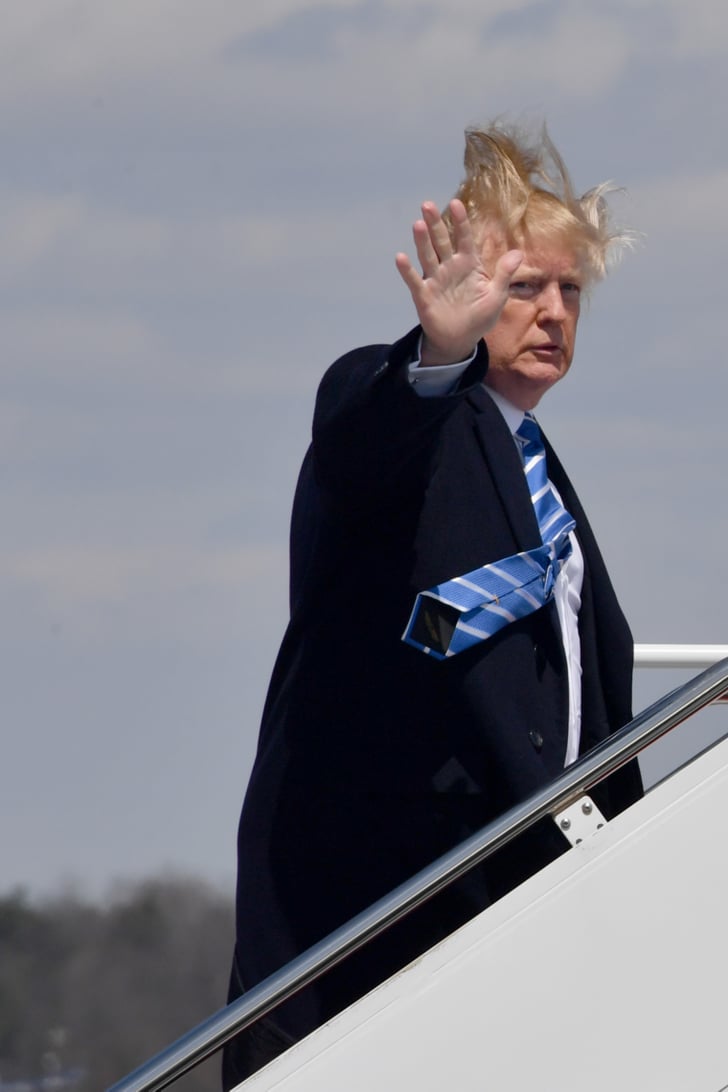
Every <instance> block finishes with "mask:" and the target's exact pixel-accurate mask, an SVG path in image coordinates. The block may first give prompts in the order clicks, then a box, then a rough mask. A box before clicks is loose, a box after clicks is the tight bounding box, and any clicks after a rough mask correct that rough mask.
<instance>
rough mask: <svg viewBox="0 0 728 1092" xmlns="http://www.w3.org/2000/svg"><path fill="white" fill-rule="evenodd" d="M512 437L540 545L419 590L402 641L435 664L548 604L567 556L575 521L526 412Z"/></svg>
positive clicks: (533, 420) (534, 425)
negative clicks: (518, 450)
mask: <svg viewBox="0 0 728 1092" xmlns="http://www.w3.org/2000/svg"><path fill="white" fill-rule="evenodd" d="M516 438H517V439H518V440H519V441H520V443H521V447H522V451H523V463H524V472H525V474H526V481H527V483H528V489H529V492H530V494H531V502H532V504H533V507H534V511H535V514H536V519H537V520H538V526H539V530H540V532H541V540H542V543H543V545H541V546H538V547H536V548H535V549H533V550H526V551H524V552H523V553H520V554H512V555H511V556H510V557H506V558H503V560H502V561H496V562H493V563H492V564H490V565H483V566H482V568H480V569H474V570H473V572H470V573H465V575H464V576H456V577H454V578H453V579H452V580H446V581H445V582H444V583H442V584H436V585H435V586H434V587H433V588H429V589H428V590H427V591H424V592H420V594H419V595H418V596H417V597H416V599H415V605H414V608H413V610H412V614H411V615H410V619H409V622H408V623H407V628H406V630H405V631H404V634H403V635H402V640H403V641H405V642H406V643H407V644H409V645H413V646H414V647H415V648H419V649H420V650H421V651H422V652H425V653H426V654H427V655H428V656H434V657H435V659H437V660H446V659H449V658H450V657H451V656H455V655H457V653H458V652H463V651H464V649H466V648H470V647H471V646H472V645H475V644H478V643H479V642H480V641H485V640H486V639H487V638H488V637H492V635H493V634H494V633H497V632H498V630H500V629H503V627H504V626H507V625H508V624H509V623H510V622H515V621H516V619H517V618H524V617H525V616H526V615H528V614H531V612H532V611H535V610H538V609H539V607H542V606H543V605H544V604H545V603H548V601H549V600H550V599H551V597H552V596H553V591H554V584H555V582H556V577H557V576H558V574H559V572H560V570H561V566H562V565H563V563H564V562H565V561H566V559H567V557H568V556H569V554H570V553H571V542H570V541H569V533H570V532H571V531H572V530H573V529H574V527H575V526H576V523H575V521H574V520H573V519H572V517H571V516H570V515H569V513H568V512H567V511H566V509H565V508H564V506H563V505H562V504H561V502H560V501H559V500H558V499H557V497H556V495H555V493H554V491H553V489H552V487H551V483H550V482H549V479H548V474H547V470H546V452H545V450H544V446H543V441H542V439H541V432H540V430H539V427H538V425H537V424H536V421H535V419H534V418H533V417H532V415H531V414H530V413H527V414H526V416H525V417H524V419H523V421H522V423H521V425H520V427H519V429H518V431H517V432H516Z"/></svg>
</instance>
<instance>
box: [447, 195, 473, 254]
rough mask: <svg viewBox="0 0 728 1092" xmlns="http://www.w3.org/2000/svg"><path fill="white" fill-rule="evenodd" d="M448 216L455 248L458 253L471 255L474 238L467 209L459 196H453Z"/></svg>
mask: <svg viewBox="0 0 728 1092" xmlns="http://www.w3.org/2000/svg"><path fill="white" fill-rule="evenodd" d="M450 217H451V219H452V225H453V235H454V240H455V249H456V250H457V252H458V254H467V255H472V254H474V253H475V239H474V238H473V228H472V225H471V223H470V217H469V216H468V213H467V209H466V208H465V205H464V204H463V203H462V201H460V200H459V198H457V197H454V198H453V199H452V201H451V202H450Z"/></svg>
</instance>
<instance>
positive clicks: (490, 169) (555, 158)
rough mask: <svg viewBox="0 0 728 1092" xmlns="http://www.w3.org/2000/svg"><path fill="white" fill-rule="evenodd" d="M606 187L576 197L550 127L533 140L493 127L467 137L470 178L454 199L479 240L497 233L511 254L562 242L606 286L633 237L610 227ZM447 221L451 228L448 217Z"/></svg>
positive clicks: (587, 273)
mask: <svg viewBox="0 0 728 1092" xmlns="http://www.w3.org/2000/svg"><path fill="white" fill-rule="evenodd" d="M614 189H615V187H614V186H613V184H612V183H611V182H603V183H601V184H600V185H598V186H595V187H594V188H593V189H590V190H588V191H587V192H586V193H584V194H583V195H582V196H581V197H578V196H577V195H576V194H575V192H574V189H573V186H572V184H571V179H570V177H569V173H568V171H567V169H566V166H565V164H564V161H563V159H562V158H561V156H560V155H559V152H558V151H557V149H556V147H555V145H554V143H553V141H552V140H551V138H550V137H549V135H548V133H547V131H546V126H545V125H544V126H542V128H541V130H540V132H538V133H536V134H535V135H532V134H530V133H528V132H526V131H524V130H521V129H519V128H517V127H515V126H506V125H503V124H502V123H500V122H495V123H493V124H491V125H490V126H488V127H487V128H485V129H479V128H469V129H466V131H465V178H464V179H463V181H462V182H461V184H460V187H459V189H458V191H457V194H456V196H457V197H459V198H460V200H461V201H462V202H463V204H464V205H465V208H466V209H467V212H468V216H469V218H470V220H471V222H472V223H473V226H474V228H475V231H476V236H479V237H480V238H482V237H483V236H484V235H486V234H488V233H489V232H492V231H494V230H495V232H496V233H498V234H502V235H503V236H504V237H505V243H506V244H507V246H509V247H518V248H525V249H530V248H532V247H533V246H537V245H539V244H544V243H553V242H555V241H556V242H558V243H559V244H561V245H566V246H568V247H570V248H572V249H573V250H574V251H575V252H576V253H577V255H578V257H579V259H580V261H581V262H582V264H583V269H584V274H585V277H586V279H587V281H589V282H594V281H598V280H600V279H601V278H602V277H603V276H604V275H605V273H606V272H607V270H608V268H609V267H610V266H611V265H613V264H614V262H615V261H616V260H617V259H618V258H619V256H620V255H621V253H622V252H623V250H624V249H625V248H626V247H630V246H632V244H633V242H634V234H633V233H632V232H630V231H626V230H624V229H617V228H616V227H614V226H613V224H612V222H611V216H610V211H609V208H608V205H607V200H606V198H607V195H608V194H609V193H610V192H613V191H614ZM445 219H446V220H447V221H448V225H449V226H450V220H449V214H448V213H446V214H445Z"/></svg>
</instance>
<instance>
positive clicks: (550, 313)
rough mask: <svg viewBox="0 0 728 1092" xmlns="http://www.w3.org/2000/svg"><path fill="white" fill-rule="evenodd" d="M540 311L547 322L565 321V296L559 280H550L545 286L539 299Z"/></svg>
mask: <svg viewBox="0 0 728 1092" xmlns="http://www.w3.org/2000/svg"><path fill="white" fill-rule="evenodd" d="M539 304H540V313H541V317H542V320H543V321H545V322H563V320H564V319H565V318H566V308H565V307H564V297H563V296H562V294H561V285H560V284H559V283H558V281H549V283H548V284H545V285H544V286H543V289H542V291H541V296H540V299H539Z"/></svg>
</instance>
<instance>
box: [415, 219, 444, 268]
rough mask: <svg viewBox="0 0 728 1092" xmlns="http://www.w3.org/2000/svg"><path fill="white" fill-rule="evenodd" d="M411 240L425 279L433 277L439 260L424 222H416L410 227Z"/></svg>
mask: <svg viewBox="0 0 728 1092" xmlns="http://www.w3.org/2000/svg"><path fill="white" fill-rule="evenodd" d="M412 238H413V239H414V241H415V248H416V250H417V257H418V258H419V261H420V265H421V267H422V273H423V275H424V276H425V277H434V276H435V273H436V272H437V270H438V268H439V265H440V259H439V257H438V255H437V251H436V250H435V248H434V246H433V245H432V238H431V236H430V229H429V228H428V226H427V224H426V223H425V221H424V220H416V221H415V223H414V224H413V226H412Z"/></svg>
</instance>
